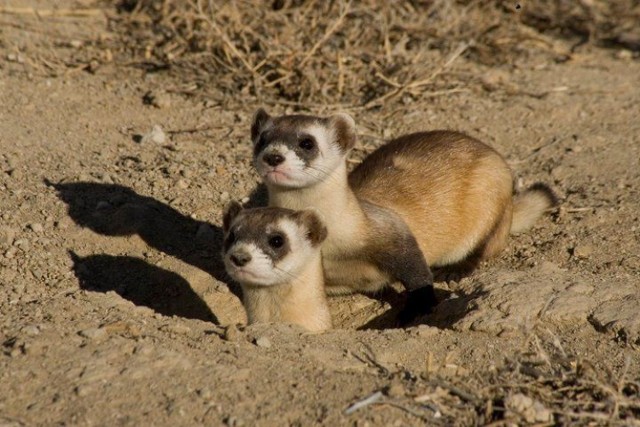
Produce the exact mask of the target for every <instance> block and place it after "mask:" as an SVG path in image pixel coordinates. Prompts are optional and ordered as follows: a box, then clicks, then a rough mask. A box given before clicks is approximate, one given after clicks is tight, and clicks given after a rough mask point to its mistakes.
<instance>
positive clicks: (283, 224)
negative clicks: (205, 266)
mask: <svg viewBox="0 0 640 427" xmlns="http://www.w3.org/2000/svg"><path fill="white" fill-rule="evenodd" d="M223 229H224V246H223V248H224V249H223V257H224V265H225V267H226V269H227V272H228V273H229V275H230V276H231V277H232V278H233V279H234V280H236V281H237V282H239V283H241V284H244V285H253V286H274V285H279V284H284V283H287V282H290V281H291V279H293V278H295V277H297V276H298V275H299V274H300V273H301V271H302V269H303V268H304V267H305V265H307V264H308V263H309V262H310V260H311V258H312V257H313V256H319V250H320V245H321V243H322V242H323V241H324V239H326V237H327V229H326V227H325V226H324V224H323V223H322V221H321V220H320V219H319V218H318V216H317V215H316V214H315V213H314V212H312V211H309V210H304V211H293V210H290V209H284V208H272V207H269V208H256V209H243V208H242V206H241V205H240V204H239V203H237V202H231V203H230V204H229V205H228V206H227V208H226V209H225V213H224V219H223Z"/></svg>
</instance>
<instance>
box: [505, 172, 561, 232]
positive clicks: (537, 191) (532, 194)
mask: <svg viewBox="0 0 640 427" xmlns="http://www.w3.org/2000/svg"><path fill="white" fill-rule="evenodd" d="M557 205H558V197H557V196H556V195H555V193H554V192H553V190H552V189H551V188H549V186H547V185H546V184H542V183H536V184H533V185H532V186H531V187H529V188H527V189H526V190H524V191H522V192H520V193H517V194H516V195H515V196H514V197H513V220H512V221H511V234H518V233H522V232H523V231H526V230H528V229H529V228H531V227H532V226H533V224H535V222H536V221H537V220H538V219H539V218H540V217H541V216H542V214H544V213H545V211H547V210H548V209H550V208H552V207H554V206H557Z"/></svg>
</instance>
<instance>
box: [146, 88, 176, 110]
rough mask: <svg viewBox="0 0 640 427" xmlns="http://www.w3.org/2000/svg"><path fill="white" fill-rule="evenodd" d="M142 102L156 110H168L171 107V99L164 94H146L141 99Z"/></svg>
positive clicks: (151, 92) (152, 92)
mask: <svg viewBox="0 0 640 427" xmlns="http://www.w3.org/2000/svg"><path fill="white" fill-rule="evenodd" d="M142 100H143V102H144V103H145V104H148V105H153V106H154V107H156V108H169V107H170V106H171V97H170V96H169V94H168V93H166V92H154V91H150V92H147V93H146V94H145V95H144V97H143V98H142Z"/></svg>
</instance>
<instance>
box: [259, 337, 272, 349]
mask: <svg viewBox="0 0 640 427" xmlns="http://www.w3.org/2000/svg"><path fill="white" fill-rule="evenodd" d="M256 345H257V346H258V347H262V348H271V340H270V339H269V338H267V337H259V338H257V339H256Z"/></svg>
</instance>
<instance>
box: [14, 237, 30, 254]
mask: <svg viewBox="0 0 640 427" xmlns="http://www.w3.org/2000/svg"><path fill="white" fill-rule="evenodd" d="M13 246H17V247H18V248H20V249H22V250H23V251H24V252H26V251H28V250H29V241H28V240H27V239H18V240H16V241H15V242H13Z"/></svg>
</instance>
